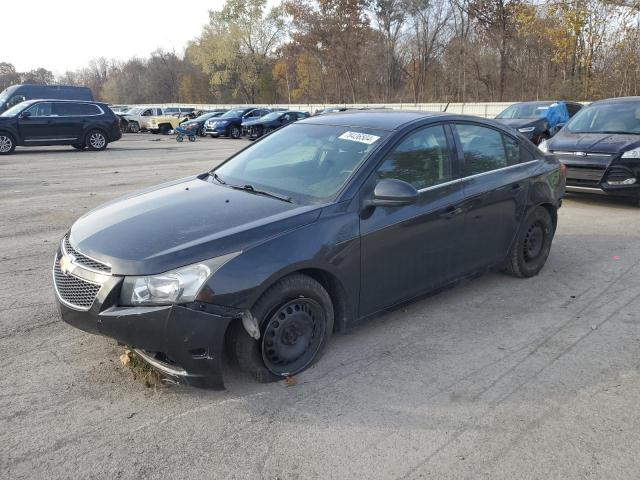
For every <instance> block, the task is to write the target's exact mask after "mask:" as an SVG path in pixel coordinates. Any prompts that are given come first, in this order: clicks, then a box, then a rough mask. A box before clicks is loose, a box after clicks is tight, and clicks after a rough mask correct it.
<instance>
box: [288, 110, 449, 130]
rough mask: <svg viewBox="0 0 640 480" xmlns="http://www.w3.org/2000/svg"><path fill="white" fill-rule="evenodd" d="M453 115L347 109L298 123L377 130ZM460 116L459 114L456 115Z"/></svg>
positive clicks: (394, 128) (395, 128) (391, 128)
mask: <svg viewBox="0 0 640 480" xmlns="http://www.w3.org/2000/svg"><path fill="white" fill-rule="evenodd" d="M436 117H437V118H442V119H444V118H445V117H452V115H451V114H449V113H442V112H418V111H411V110H347V111H345V112H336V113H327V114H325V115H320V116H315V117H309V118H305V119H304V120H300V121H299V122H298V123H310V124H314V125H339V126H344V127H363V128H374V129H377V130H397V129H398V128H400V127H402V126H403V125H406V124H407V123H411V122H415V121H417V120H422V119H427V118H436ZM456 117H459V115H456Z"/></svg>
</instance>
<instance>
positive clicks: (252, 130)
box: [242, 110, 309, 138]
mask: <svg viewBox="0 0 640 480" xmlns="http://www.w3.org/2000/svg"><path fill="white" fill-rule="evenodd" d="M308 117H309V114H308V113H306V112H295V111H293V110H288V111H287V110H284V111H275V112H271V113H267V114H266V115H265V116H263V117H260V118H254V119H250V118H248V119H246V120H244V121H243V122H242V134H243V135H248V136H249V138H260V137H261V136H262V135H266V134H267V133H269V132H272V131H273V130H275V129H276V128H280V127H283V126H285V125H288V124H290V123H292V122H296V121H298V120H302V119H304V118H308Z"/></svg>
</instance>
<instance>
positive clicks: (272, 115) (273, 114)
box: [260, 112, 283, 120]
mask: <svg viewBox="0 0 640 480" xmlns="http://www.w3.org/2000/svg"><path fill="white" fill-rule="evenodd" d="M280 115H283V113H282V112H271V113H267V114H266V115H265V116H264V117H260V120H275V119H276V118H278V117H279V116H280Z"/></svg>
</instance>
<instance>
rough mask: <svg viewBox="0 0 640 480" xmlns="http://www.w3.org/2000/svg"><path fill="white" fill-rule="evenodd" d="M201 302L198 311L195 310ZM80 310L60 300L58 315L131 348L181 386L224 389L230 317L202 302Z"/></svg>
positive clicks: (75, 325)
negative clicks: (223, 366) (190, 305)
mask: <svg viewBox="0 0 640 480" xmlns="http://www.w3.org/2000/svg"><path fill="white" fill-rule="evenodd" d="M198 306H200V309H199V308H197V307H198ZM95 307H96V305H94V308H92V309H91V310H89V311H79V310H75V309H72V308H69V307H68V306H66V305H64V304H62V303H60V313H61V316H62V319H63V320H64V321H65V322H66V323H68V324H70V325H72V326H74V327H76V328H79V329H81V330H84V331H86V332H89V333H95V334H100V335H104V336H107V337H110V338H113V339H115V340H117V341H119V342H121V343H124V344H126V345H128V346H130V347H132V348H133V349H134V350H135V351H136V353H137V354H138V355H139V356H140V357H141V358H142V359H143V360H145V361H146V362H147V363H149V364H150V365H151V366H152V367H154V368H155V369H157V370H159V371H160V372H162V373H163V374H164V375H166V376H167V377H169V378H170V379H172V380H173V381H175V382H176V383H180V384H188V385H193V386H195V387H202V388H212V389H223V388H224V382H223V377H222V353H223V350H224V335H225V332H226V330H227V327H228V326H229V322H231V320H232V319H233V317H232V316H229V317H227V316H221V315H217V314H213V313H209V312H206V311H203V310H202V309H204V308H206V307H205V306H204V305H201V304H196V305H195V306H194V307H193V308H192V307H185V306H179V305H173V306H159V307H110V308H107V309H105V310H102V311H98V309H97V308H95Z"/></svg>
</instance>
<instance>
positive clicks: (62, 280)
mask: <svg viewBox="0 0 640 480" xmlns="http://www.w3.org/2000/svg"><path fill="white" fill-rule="evenodd" d="M53 281H54V283H55V287H56V291H57V292H58V295H59V296H60V298H61V299H62V300H64V302H65V303H67V304H68V305H69V306H71V307H74V308H77V309H80V310H89V308H91V305H93V301H94V300H95V299H96V296H97V295H98V292H99V291H100V287H101V285H97V284H95V283H91V282H87V281H86V280H82V279H80V278H78V277H74V276H73V275H65V274H64V273H62V270H60V257H59V256H58V255H56V262H55V264H54V266H53Z"/></svg>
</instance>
